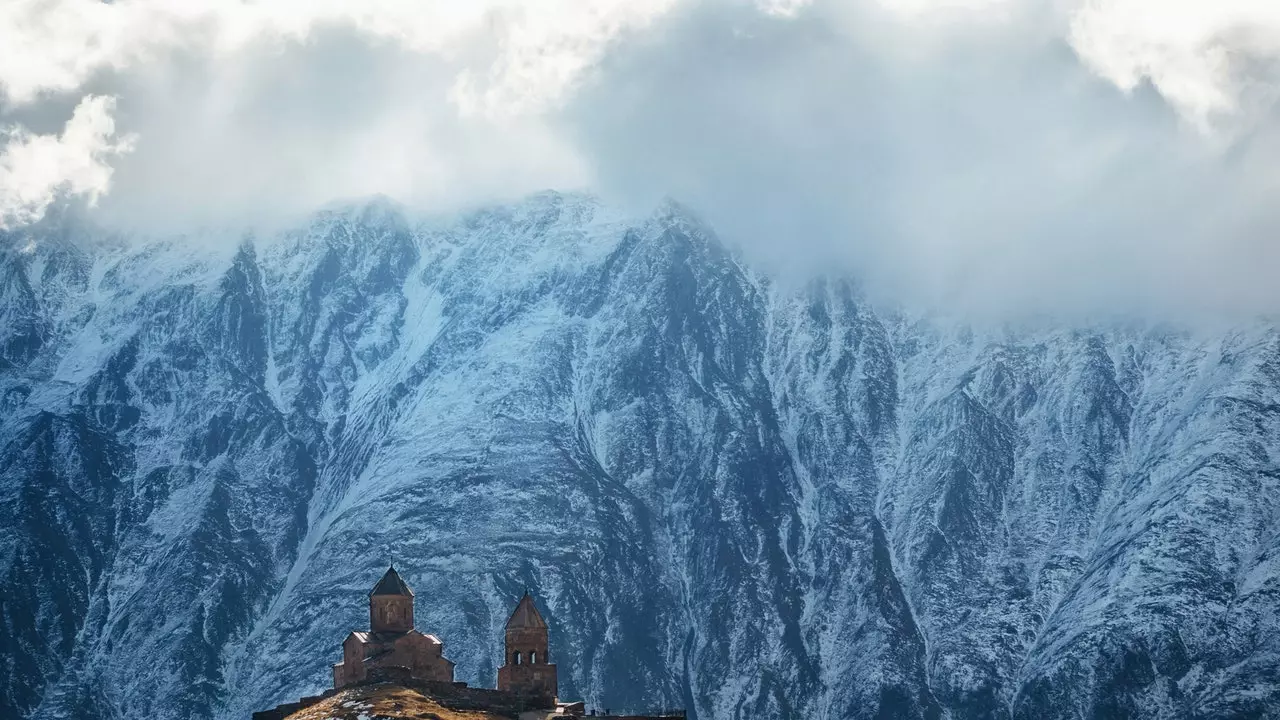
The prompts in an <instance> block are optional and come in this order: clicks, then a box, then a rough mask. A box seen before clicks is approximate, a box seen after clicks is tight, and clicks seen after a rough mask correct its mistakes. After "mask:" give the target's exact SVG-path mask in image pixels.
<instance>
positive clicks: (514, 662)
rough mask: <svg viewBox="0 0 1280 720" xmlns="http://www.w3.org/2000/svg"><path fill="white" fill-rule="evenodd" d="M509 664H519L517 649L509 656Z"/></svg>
mask: <svg viewBox="0 0 1280 720" xmlns="http://www.w3.org/2000/svg"><path fill="white" fill-rule="evenodd" d="M511 664H512V665H519V664H520V651H519V650H517V651H516V652H515V654H514V655H512V656H511Z"/></svg>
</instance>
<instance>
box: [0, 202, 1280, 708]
mask: <svg viewBox="0 0 1280 720" xmlns="http://www.w3.org/2000/svg"><path fill="white" fill-rule="evenodd" d="M3 242H4V245H5V250H4V254H3V255H2V256H0V298H3V302H2V303H0V404H2V407H0V409H2V410H3V413H2V414H0V498H2V501H0V553H2V554H0V716H5V717H10V716H13V717H18V716H24V715H25V716H33V717H41V718H46V717H49V718H57V717H66V718H134V717H192V718H241V717H245V716H247V714H248V713H249V712H250V711H251V710H254V709H261V708H265V707H270V706H272V705H274V704H275V703H277V702H281V701H284V700H289V699H292V698H295V697H297V696H299V695H302V694H305V693H309V692H311V691H315V690H317V689H321V688H323V687H325V686H327V684H328V682H329V669H328V665H329V663H331V662H334V661H336V659H337V656H338V643H339V642H340V640H341V638H342V637H343V635H344V633H345V632H346V631H347V630H349V629H351V628H354V627H359V626H362V625H363V624H364V623H365V620H366V616H365V605H364V602H365V600H364V596H365V593H366V592H367V590H368V586H369V585H370V583H371V582H373V581H374V580H376V578H377V577H378V575H379V573H380V571H381V569H382V568H383V566H385V564H386V562H387V561H388V560H389V559H392V558H394V560H395V562H396V564H397V567H399V568H401V569H402V571H403V573H404V575H405V577H406V579H407V580H408V581H409V583H410V584H411V585H412V586H413V588H414V590H415V591H416V593H417V596H418V607H417V615H418V619H419V626H420V627H422V628H423V629H425V630H427V631H429V632H434V633H437V634H439V635H440V636H441V637H443V638H444V639H445V642H446V654H447V655H448V656H449V657H450V658H452V659H453V660H455V661H456V662H457V663H458V676H459V679H462V680H467V681H470V682H472V683H476V684H484V685H490V684H491V683H492V682H493V678H494V676H495V673H496V666H497V663H498V661H499V654H500V650H499V647H500V645H499V643H500V640H501V636H502V633H501V627H502V623H503V621H504V620H505V618H506V614H507V613H508V612H509V610H510V608H511V605H512V603H513V602H514V600H515V599H516V598H517V597H518V596H519V594H520V593H521V592H522V591H523V589H524V588H526V587H529V588H532V589H533V590H534V592H535V593H536V594H537V595H538V596H539V598H540V601H541V603H542V605H543V608H544V610H545V611H546V615H547V617H548V621H549V622H550V623H551V625H552V628H553V635H552V659H553V660H554V661H555V662H557V663H558V664H559V668H560V678H561V690H562V695H564V696H567V697H582V698H585V699H586V700H587V701H588V704H589V705H591V706H599V707H604V706H608V707H612V708H615V709H617V708H624V707H637V708H640V707H646V706H647V707H654V706H681V705H684V706H687V707H688V708H689V709H690V711H691V714H692V715H694V716H696V717H698V718H761V719H765V718H797V719H800V718H804V719H806V720H807V719H810V718H833V719H834V718H871V717H901V718H917V717H918V718H934V717H947V716H949V717H955V718H971V717H972V718H980V717H981V718H986V717H997V718H999V717H1006V718H1042V717H1054V718H1057V717H1061V718H1092V717H1141V718H1147V717H1150V718H1155V717H1276V716H1278V715H1277V711H1276V710H1275V709H1274V708H1275V707H1280V681H1278V680H1277V678H1278V677H1280V332H1278V331H1277V329H1276V328H1275V327H1272V326H1267V325H1263V324H1259V325H1256V326H1250V327H1242V328H1239V329H1237V330H1236V331H1233V332H1231V333H1224V334H1221V335H1217V336H1212V337H1210V336H1205V335H1195V334H1191V333H1188V332H1183V331H1176V330H1170V329H1167V328H1140V327H1106V328H1094V329H1079V328H1076V329H1060V330H1055V331H1042V330H1036V331H1030V330H1028V331H1013V330H1009V331H1001V332H986V331H978V330H974V329H967V328H963V327H956V326H954V325H953V324H949V323H946V322H943V321H940V320H934V319H929V318H916V317H908V316H904V315H902V314H898V313H886V312H883V311H879V310H877V309H876V308H874V307H872V306H870V305H869V304H867V303H866V302H865V301H864V300H863V299H862V298H861V297H860V296H859V294H858V292H857V291H856V289H855V288H854V286H853V285H852V284H851V283H850V282H848V281H846V280H844V279H839V278H826V279H821V280H815V281H814V282H812V283H810V284H809V285H807V286H805V287H802V288H798V289H785V290H784V289H781V288H780V287H778V286H777V285H775V284H773V283H771V282H770V281H769V280H768V279H767V278H765V277H762V276H760V275H758V274H757V273H755V272H753V271H752V270H751V269H749V268H746V267H744V266H743V265H742V264H740V263H739V262H738V261H737V260H736V259H735V258H734V257H733V256H732V255H730V254H729V253H727V252H726V251H725V250H724V249H723V248H722V247H721V245H720V244H719V242H718V241H717V239H716V238H715V237H714V235H713V233H712V232H711V231H710V230H709V229H707V228H706V227H704V226H702V225H700V224H699V223H698V222H697V221H696V220H694V219H692V218H691V217H690V216H689V215H688V214H687V213H685V212H683V211H681V210H680V209H679V208H678V207H676V206H667V207H664V208H661V209H659V210H658V211H656V212H655V213H654V214H653V215H652V216H650V217H647V218H638V219H637V218H627V217H624V216H619V215H615V214H613V213H611V212H610V211H609V210H608V209H607V208H603V207H600V206H599V205H598V203H596V202H595V201H593V200H591V199H589V198H583V197H576V196H563V195H557V194H545V195H540V196H537V197H534V198H531V199H529V200H528V201H527V202H524V203H521V204H519V205H516V206H511V207H499V208H493V209H490V210H486V211H484V212H478V213H474V214H472V215H470V216H467V217H466V218H464V219H462V220H460V221H458V222H456V223H454V224H449V225H430V224H414V223H410V222H408V221H407V220H405V219H404V218H403V217H402V216H401V215H400V214H398V213H397V212H396V210H395V209H394V208H390V207H388V206H386V205H384V204H378V203H375V204H372V205H368V206H360V207H355V208H352V209H349V210H344V211H334V212H328V213H324V214H321V215H318V216H317V217H316V218H315V219H314V221H313V222H311V223H310V224H309V225H308V226H306V227H303V228H300V229H298V230H297V231H295V232H290V233H283V234H281V235H280V236H278V237H270V238H246V239H244V240H242V241H237V242H230V243H228V242H207V241H201V240H193V239H169V240H151V241H128V242H124V241H119V240H112V239H109V238H95V239H85V238H77V237H74V236H73V235H72V234H71V233H69V232H67V231H64V230H57V229H54V228H37V229H34V230H30V231H26V232H23V233H18V234H13V235H9V236H6V237H4V238H3Z"/></svg>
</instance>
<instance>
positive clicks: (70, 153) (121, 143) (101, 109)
mask: <svg viewBox="0 0 1280 720" xmlns="http://www.w3.org/2000/svg"><path fill="white" fill-rule="evenodd" d="M114 108H115V99H114V98H110V97H102V96H94V95H89V96H86V97H85V98H84V99H82V100H81V101H80V104H79V105H77V106H76V109H75V112H74V113H73V114H72V116H71V119H70V120H68V121H67V124H66V127H65V128H64V129H63V131H62V133H61V134H60V135H35V134H32V133H30V132H27V131H26V130H24V129H22V128H18V127H14V128H9V129H7V130H5V131H4V133H5V135H6V136H7V142H6V143H5V145H4V150H3V153H0V229H3V228H7V227H12V226H15V225H23V224H26V223H30V222H33V221H35V220H38V219H40V217H41V216H42V215H44V212H45V209H46V208H48V207H49V205H50V204H52V203H53V201H54V199H55V197H56V196H57V194H58V193H60V192H65V193H66V194H68V195H77V196H84V197H86V198H87V199H88V201H89V203H90V204H93V203H96V202H97V200H98V198H99V197H100V196H102V195H103V194H105V193H106V192H107V190H108V189H109V188H110V185H111V175H112V169H111V166H110V165H109V164H108V160H109V159H110V158H112V157H113V156H115V155H119V154H121V153H126V152H128V151H129V150H130V149H131V147H132V144H133V139H132V138H131V137H128V136H125V137H117V136H116V132H115V122H114V121H113V120H112V117H111V113H112V111H113V110H114Z"/></svg>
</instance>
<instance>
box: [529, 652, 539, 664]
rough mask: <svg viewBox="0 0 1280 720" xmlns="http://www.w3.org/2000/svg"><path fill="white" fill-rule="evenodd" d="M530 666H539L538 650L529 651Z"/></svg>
mask: <svg viewBox="0 0 1280 720" xmlns="http://www.w3.org/2000/svg"><path fill="white" fill-rule="evenodd" d="M529 664H530V665H537V664H538V651H537V650H530V651H529Z"/></svg>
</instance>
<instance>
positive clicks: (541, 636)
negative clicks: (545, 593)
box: [498, 592, 558, 700]
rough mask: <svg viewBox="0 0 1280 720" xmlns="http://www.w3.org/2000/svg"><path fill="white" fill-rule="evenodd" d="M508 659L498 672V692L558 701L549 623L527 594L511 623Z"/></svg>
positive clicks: (508, 631)
mask: <svg viewBox="0 0 1280 720" xmlns="http://www.w3.org/2000/svg"><path fill="white" fill-rule="evenodd" d="M504 644H505V646H506V657H505V658H504V659H503V663H502V667H500V668H498V689H499V690H506V691H507V692H514V693H519V694H521V695H531V696H537V697H545V698H550V699H552V700H554V699H555V697H556V692H557V690H558V682H557V679H556V666H555V665H552V664H551V663H549V662H548V660H549V658H548V657H547V646H548V644H549V643H548V637H547V623H546V621H545V620H543V619H542V613H539V612H538V607H537V606H536V605H534V603H533V597H532V596H531V595H529V593H528V592H525V594H524V597H522V598H520V602H519V604H517V605H516V609H515V612H513V613H511V617H510V618H509V619H508V620H507V629H506V642H505V643H504Z"/></svg>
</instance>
